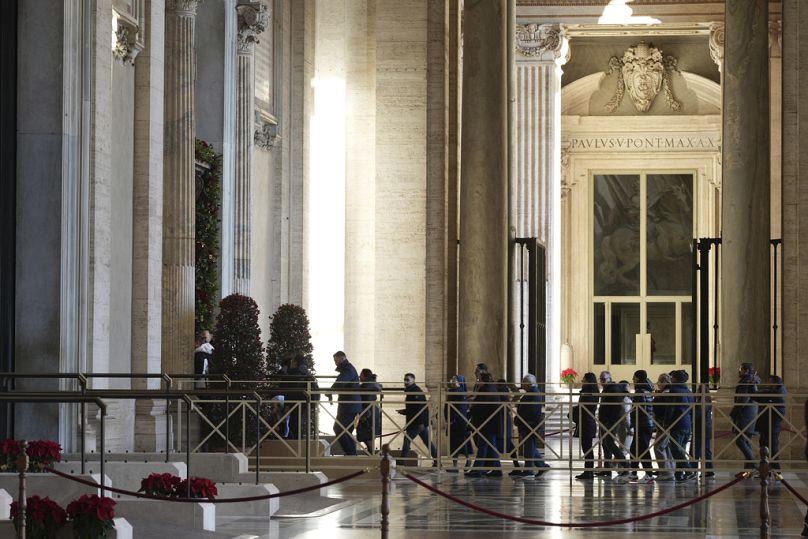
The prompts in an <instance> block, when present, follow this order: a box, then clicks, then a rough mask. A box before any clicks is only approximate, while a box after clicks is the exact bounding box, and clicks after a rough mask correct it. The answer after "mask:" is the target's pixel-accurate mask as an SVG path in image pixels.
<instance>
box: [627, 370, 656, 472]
mask: <svg viewBox="0 0 808 539" xmlns="http://www.w3.org/2000/svg"><path fill="white" fill-rule="evenodd" d="M632 382H633V383H634V395H633V397H632V401H633V407H632V410H631V419H632V420H633V423H634V439H633V440H632V443H631V448H630V449H631V468H632V471H631V476H630V478H631V480H632V481H636V480H637V472H638V471H639V469H640V466H642V468H643V470H644V471H645V475H644V476H643V482H644V483H653V482H654V474H653V471H652V470H653V469H654V463H653V458H654V454H653V451H652V449H651V438H652V437H653V435H654V406H653V402H654V399H653V393H654V386H652V385H651V382H650V381H649V380H648V373H647V372H646V371H644V370H642V369H640V370H638V371H635V372H634V376H633V377H632Z"/></svg>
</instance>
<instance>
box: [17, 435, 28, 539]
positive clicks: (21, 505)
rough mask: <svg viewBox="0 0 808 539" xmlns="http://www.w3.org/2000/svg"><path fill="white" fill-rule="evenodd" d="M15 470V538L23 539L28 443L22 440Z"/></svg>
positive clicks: (25, 519) (26, 519) (24, 530)
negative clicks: (17, 488) (17, 479)
mask: <svg viewBox="0 0 808 539" xmlns="http://www.w3.org/2000/svg"><path fill="white" fill-rule="evenodd" d="M17 468H19V470H20V492H19V496H18V499H17V537H18V538H19V539H25V533H26V529H25V527H26V523H27V521H28V518H27V517H26V515H25V513H26V503H25V502H26V500H25V498H26V496H25V472H27V471H28V442H27V441H25V440H23V441H22V443H21V444H20V454H19V455H17Z"/></svg>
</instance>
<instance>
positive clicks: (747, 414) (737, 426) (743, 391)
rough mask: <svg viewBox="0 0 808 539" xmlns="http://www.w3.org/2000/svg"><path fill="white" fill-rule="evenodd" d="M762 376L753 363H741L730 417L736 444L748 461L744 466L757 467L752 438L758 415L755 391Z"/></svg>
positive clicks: (748, 467)
mask: <svg viewBox="0 0 808 539" xmlns="http://www.w3.org/2000/svg"><path fill="white" fill-rule="evenodd" d="M759 383H760V378H759V377H758V374H757V372H756V371H755V367H754V365H752V364H751V363H741V365H740V367H738V384H737V385H736V386H735V406H733V407H732V413H731V414H730V418H731V419H732V422H733V424H734V428H733V432H734V434H735V435H736V437H735V445H736V446H738V449H740V451H741V453H742V454H743V458H744V460H745V461H746V462H745V463H744V465H743V467H744V468H747V469H754V468H755V462H757V461H756V460H755V454H754V453H753V451H752V442H751V441H750V438H751V437H752V435H753V434H754V433H755V418H756V417H757V402H755V393H757V385H758V384H759Z"/></svg>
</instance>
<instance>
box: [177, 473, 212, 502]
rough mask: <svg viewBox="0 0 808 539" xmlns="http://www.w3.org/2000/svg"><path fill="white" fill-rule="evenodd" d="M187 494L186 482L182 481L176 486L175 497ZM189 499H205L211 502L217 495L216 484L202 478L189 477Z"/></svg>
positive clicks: (185, 480)
mask: <svg viewBox="0 0 808 539" xmlns="http://www.w3.org/2000/svg"><path fill="white" fill-rule="evenodd" d="M187 493H188V480H187V479H183V480H182V482H181V483H180V484H179V485H178V486H177V495H178V496H179V497H184V496H185V495H186V494H187ZM190 494H191V496H190V497H191V498H207V499H209V500H213V499H215V498H216V496H217V495H218V494H219V492H218V490H217V489H216V483H215V482H213V481H211V480H210V479H205V478H204V477H191V493H190Z"/></svg>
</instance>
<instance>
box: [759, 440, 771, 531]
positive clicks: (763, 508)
mask: <svg viewBox="0 0 808 539" xmlns="http://www.w3.org/2000/svg"><path fill="white" fill-rule="evenodd" d="M769 475H770V471H769V448H768V447H766V446H765V445H764V446H763V447H761V448H760V539H769V519H770V517H769Z"/></svg>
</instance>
